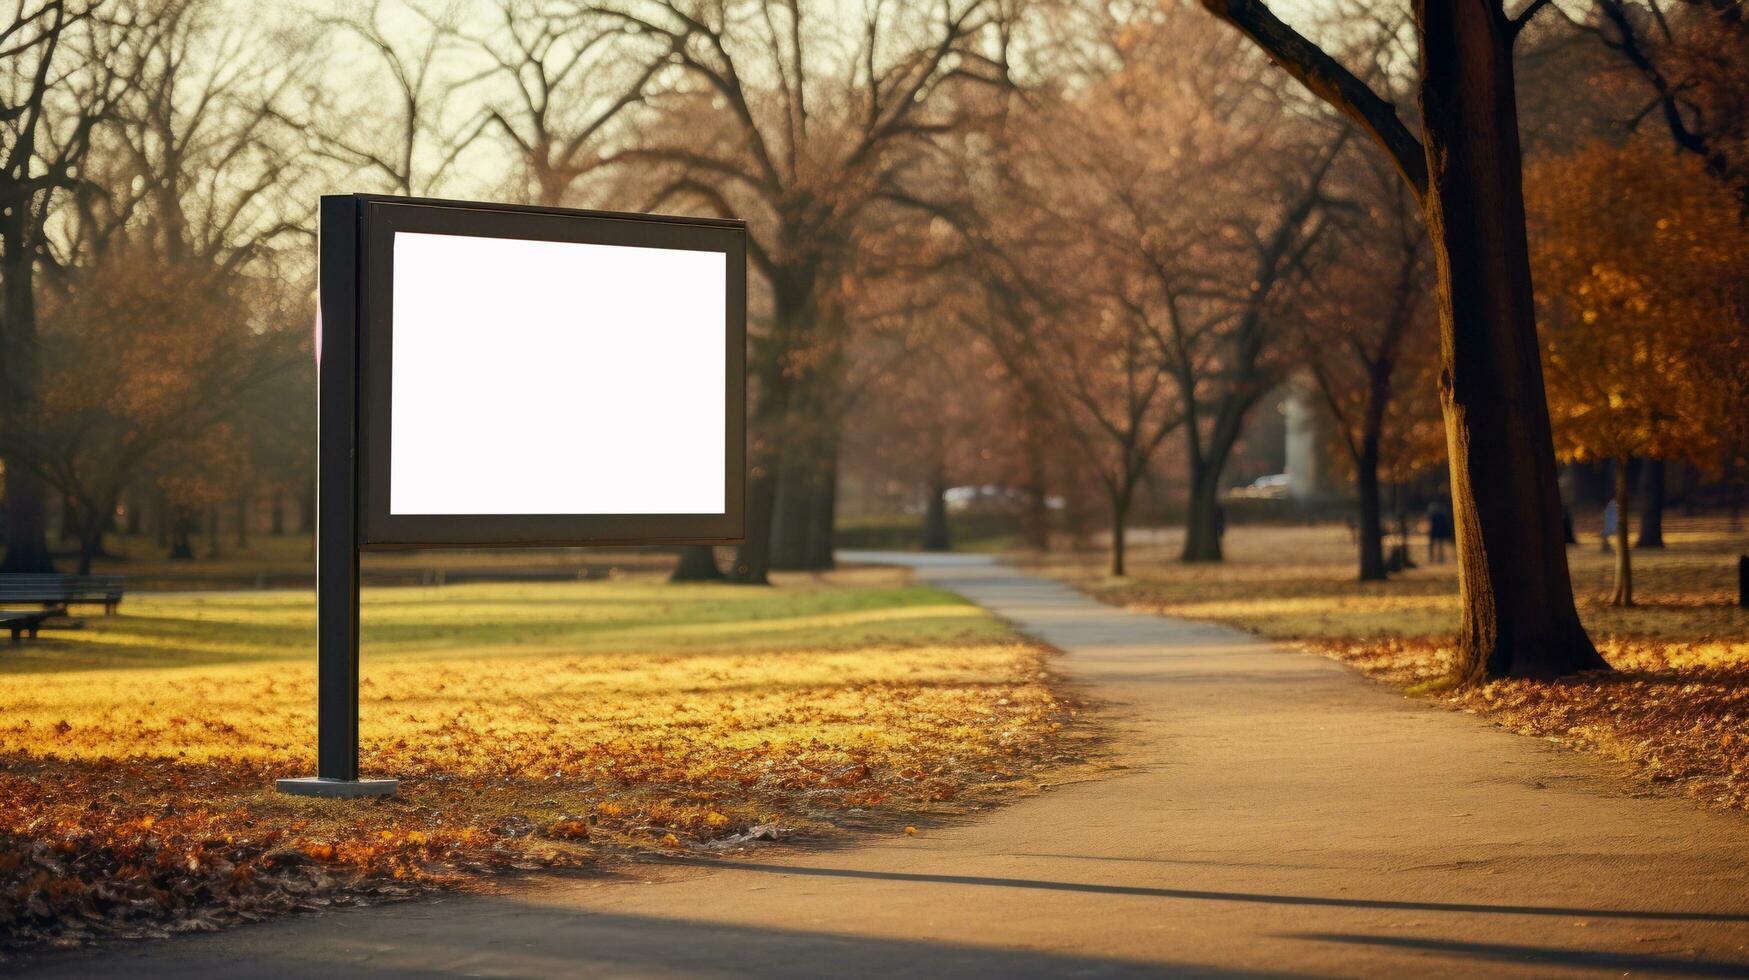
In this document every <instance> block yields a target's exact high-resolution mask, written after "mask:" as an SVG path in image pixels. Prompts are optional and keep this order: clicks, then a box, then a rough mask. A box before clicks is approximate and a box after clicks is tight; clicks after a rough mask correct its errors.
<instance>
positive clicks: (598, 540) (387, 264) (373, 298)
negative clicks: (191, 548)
mask: <svg viewBox="0 0 1749 980" xmlns="http://www.w3.org/2000/svg"><path fill="white" fill-rule="evenodd" d="M402 231H405V232H416V233H425V234H446V235H465V236H471V237H479V238H505V239H518V240H525V241H526V240H534V241H550V242H579V243H586V244H596V245H622V246H635V247H643V248H666V249H683V250H689V251H707V252H721V253H722V254H723V256H724V262H725V272H726V275H725V280H724V286H725V304H724V305H725V310H724V324H723V326H724V330H723V334H724V344H725V349H724V364H725V369H726V377H725V379H724V380H725V385H724V391H725V404H724V420H725V426H724V433H723V438H724V450H725V452H724V463H725V465H724V473H723V500H724V511H723V513H721V514H499V515H491V514H488V515H478V514H418V515H412V514H394V513H391V512H390V509H389V479H390V474H389V470H388V466H389V459H390V455H389V449H390V443H389V440H390V432H391V426H392V422H393V419H392V417H391V414H390V413H391V412H392V410H393V402H392V399H391V388H390V383H391V376H392V365H393V363H394V362H393V357H394V331H393V324H394V300H395V297H394V244H395V234H396V233H397V232H402ZM746 234H747V233H746V225H745V223H744V222H741V221H738V220H727V219H711V218H681V217H667V216H660V215H643V214H619V213H613V212H599V211H578V210H571V209H565V208H538V207H523V206H517V205H502V204H481V203H476V202H467V201H444V200H433V199H426V198H405V197H384V196H376V195H365V194H349V195H334V196H324V197H323V198H322V205H321V245H320V253H321V256H320V263H321V264H320V279H321V295H320V304H321V322H322V327H321V339H320V345H321V347H320V357H319V361H318V366H317V390H318V393H317V433H318V435H317V461H316V500H317V504H316V507H317V510H316V592H317V599H316V603H317V608H316V631H317V659H318V665H319V668H318V669H319V679H318V694H317V773H318V775H317V776H315V777H313V778H302V779H282V780H279V788H280V789H281V790H282V791H285V792H289V793H300V794H306V795H321V796H371V795H383V794H387V793H392V792H393V791H394V789H395V781H394V780H391V779H378V780H360V779H359V777H358V586H359V575H358V562H359V553H360V552H361V551H363V550H386V549H398V548H429V547H442V546H460V547H493V546H502V547H523V548H529V547H568V546H580V545H582V546H586V545H627V544H734V543H738V542H739V541H740V540H741V538H742V535H743V533H744V526H743V518H744V515H743V509H744V507H743V505H744V501H745V498H746V479H745V472H746V444H745V440H746V338H747V321H746V307H747V300H746V297H747V269H746V254H747V238H746ZM483 288H490V284H484V286H483ZM577 302H578V303H587V302H589V297H587V296H579V297H577Z"/></svg>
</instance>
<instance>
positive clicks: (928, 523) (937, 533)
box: [923, 466, 951, 551]
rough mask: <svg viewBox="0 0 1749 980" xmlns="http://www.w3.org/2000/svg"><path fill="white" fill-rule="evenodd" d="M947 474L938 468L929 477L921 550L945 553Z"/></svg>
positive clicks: (948, 543)
mask: <svg viewBox="0 0 1749 980" xmlns="http://www.w3.org/2000/svg"><path fill="white" fill-rule="evenodd" d="M950 547H951V543H950V542H949V541H948V536H947V474H946V473H945V472H944V471H943V470H942V468H941V467H940V466H937V467H935V471H934V472H933V473H931V474H930V477H929V499H928V500H927V501H925V502H924V505H923V550H924V551H947V550H949V548H950Z"/></svg>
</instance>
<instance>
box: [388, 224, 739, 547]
mask: <svg viewBox="0 0 1749 980" xmlns="http://www.w3.org/2000/svg"><path fill="white" fill-rule="evenodd" d="M394 257H395V258H394V281H395V285H394V324H393V331H394V333H393V338H394V340H393V348H394V364H393V366H392V387H391V399H390V400H391V409H392V411H391V416H390V432H389V513H390V514H721V513H723V512H724V511H725V509H726V504H725V502H724V499H723V496H724V486H723V484H724V471H725V462H724V457H723V454H724V447H725V442H726V440H725V438H724V429H725V426H726V424H727V420H726V418H725V409H724V402H725V398H726V395H725V390H724V384H725V380H724V377H725V373H726V370H727V366H726V363H725V360H724V358H725V347H726V335H725V329H726V328H725V325H724V319H725V310H724V307H725V303H726V288H727V283H726V280H727V259H726V257H725V256H724V255H723V253H721V252H706V251H686V250H681V249H666V248H636V247H630V246H623V245H585V244H579V243H574V242H544V241H526V240H520V239H506V238H474V237H468V236H462V235H427V234H415V233H411V232H397V233H396V234H395V246H394Z"/></svg>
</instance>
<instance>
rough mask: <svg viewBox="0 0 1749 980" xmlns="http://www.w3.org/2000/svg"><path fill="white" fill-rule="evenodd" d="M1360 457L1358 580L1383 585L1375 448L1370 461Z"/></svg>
mask: <svg viewBox="0 0 1749 980" xmlns="http://www.w3.org/2000/svg"><path fill="white" fill-rule="evenodd" d="M1366 457H1367V454H1366V453H1365V452H1363V453H1362V456H1361V463H1360V468H1359V470H1358V471H1357V472H1356V474H1355V484H1356V489H1357V491H1358V496H1359V498H1360V501H1359V503H1360V580H1361V581H1362V582H1382V581H1384V579H1385V522H1384V514H1383V510H1382V508H1383V504H1382V502H1381V500H1380V494H1379V468H1378V467H1379V464H1378V455H1377V450H1376V448H1375V450H1374V452H1373V454H1372V458H1371V459H1370V460H1369V459H1367V458H1366Z"/></svg>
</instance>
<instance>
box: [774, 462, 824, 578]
mask: <svg viewBox="0 0 1749 980" xmlns="http://www.w3.org/2000/svg"><path fill="white" fill-rule="evenodd" d="M808 455H810V456H814V455H815V453H813V452H809V454H808ZM836 475H837V474H836V467H834V466H833V465H831V463H830V462H829V461H824V460H820V459H818V458H815V459H807V460H798V461H797V462H796V465H795V466H794V467H792V468H791V469H789V471H788V472H786V473H785V474H784V476H783V477H782V478H780V479H779V480H778V485H777V501H776V507H775V509H774V513H773V514H772V518H771V521H772V523H771V567H772V568H777V569H784V570H788V571H819V570H821V569H826V568H831V567H832V531H831V526H832V520H833V511H834V509H835V506H834V504H835V501H834V499H833V498H834V496H835V492H836V487H835V486H834V484H836V482H837V480H836Z"/></svg>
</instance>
